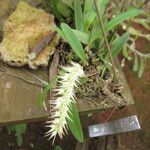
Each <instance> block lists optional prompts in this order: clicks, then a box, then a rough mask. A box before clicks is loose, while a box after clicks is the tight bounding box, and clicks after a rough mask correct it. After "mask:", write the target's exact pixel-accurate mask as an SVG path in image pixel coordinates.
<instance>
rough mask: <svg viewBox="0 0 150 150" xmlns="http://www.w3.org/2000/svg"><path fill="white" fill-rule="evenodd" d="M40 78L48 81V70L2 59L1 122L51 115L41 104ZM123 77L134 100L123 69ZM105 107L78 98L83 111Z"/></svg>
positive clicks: (127, 96) (125, 94)
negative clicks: (31, 68) (5, 61)
mask: <svg viewBox="0 0 150 150" xmlns="http://www.w3.org/2000/svg"><path fill="white" fill-rule="evenodd" d="M37 78H39V79H41V80H43V81H48V71H45V70H44V71H43V70H42V69H39V70H37V71H33V70H29V68H15V67H10V66H7V65H6V64H4V63H2V62H0V125H6V124H12V123H26V122H33V121H38V120H42V119H45V118H47V117H48V115H49V111H48V110H45V109H44V107H42V108H40V109H39V108H38V107H37V99H38V96H39V93H40V92H41V90H42V87H43V84H41V82H40V81H39V79H37ZM120 79H121V81H122V83H123V86H124V89H125V90H124V91H123V97H124V98H125V100H126V101H127V103H128V104H132V103H133V99H132V96H131V94H130V90H129V87H128V85H127V83H126V79H125V77H124V74H123V73H122V71H121V70H120ZM102 109H103V108H102V107H101V105H99V106H97V105H94V104H92V105H91V104H90V103H87V102H86V100H85V99H82V100H78V111H79V112H80V113H83V112H90V111H97V110H102Z"/></svg>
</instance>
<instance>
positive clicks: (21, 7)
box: [0, 2, 59, 68]
mask: <svg viewBox="0 0 150 150" xmlns="http://www.w3.org/2000/svg"><path fill="white" fill-rule="evenodd" d="M54 30H55V24H54V17H53V15H50V14H48V13H46V12H45V11H44V10H42V9H37V8H34V7H32V6H30V5H28V4H27V3H25V2H20V3H19V4H18V6H17V9H16V10H15V11H14V12H13V13H12V14H11V15H10V17H9V18H8V19H7V20H6V21H5V23H4V28H3V34H4V38H3V41H2V43H1V45H0V53H1V56H2V60H4V61H5V62H7V63H8V64H10V65H15V66H22V65H25V64H27V63H29V62H30V67H32V68H36V65H46V64H47V63H46V62H47V61H48V59H49V55H51V54H52V53H53V52H54V50H55V46H56V45H57V43H58V40H59V37H58V36H56V38H55V39H54V40H53V41H55V42H51V43H50V44H49V45H48V46H47V47H46V48H45V49H44V50H43V51H42V53H41V54H40V55H41V56H38V57H37V58H36V59H38V58H44V59H45V60H41V59H40V61H41V63H40V62H39V60H36V59H35V60H33V61H34V65H35V64H36V63H35V62H36V61H37V62H38V63H37V64H36V65H35V66H33V65H32V62H31V61H29V60H28V55H29V53H30V52H31V51H32V50H33V49H34V48H35V47H36V46H37V45H38V43H40V42H41V41H42V39H43V38H44V37H45V36H47V35H49V34H50V33H52V32H54ZM45 53H46V56H42V55H45ZM11 62H13V64H12V63H11ZM18 62H19V63H18ZM42 62H44V64H43V63H42Z"/></svg>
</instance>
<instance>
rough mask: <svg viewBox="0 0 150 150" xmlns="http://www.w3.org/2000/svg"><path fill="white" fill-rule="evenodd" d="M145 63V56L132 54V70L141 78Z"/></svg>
mask: <svg viewBox="0 0 150 150" xmlns="http://www.w3.org/2000/svg"><path fill="white" fill-rule="evenodd" d="M145 65H146V58H144V57H140V56H138V55H137V54H136V53H135V54H134V62H133V71H135V72H137V74H138V77H139V78H141V77H142V75H143V73H144V69H145Z"/></svg>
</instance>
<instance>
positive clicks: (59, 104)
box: [46, 62, 85, 139]
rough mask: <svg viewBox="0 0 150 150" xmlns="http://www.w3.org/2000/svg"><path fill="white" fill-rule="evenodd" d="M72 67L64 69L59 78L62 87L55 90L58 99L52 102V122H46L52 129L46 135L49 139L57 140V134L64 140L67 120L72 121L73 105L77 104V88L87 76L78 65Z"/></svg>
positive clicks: (72, 63) (74, 64)
mask: <svg viewBox="0 0 150 150" xmlns="http://www.w3.org/2000/svg"><path fill="white" fill-rule="evenodd" d="M71 65H72V66H68V67H62V70H63V71H64V72H63V73H62V74H61V75H59V76H58V83H59V84H60V85H59V86H58V87H57V89H55V91H56V94H55V96H56V98H55V99H54V100H51V101H50V104H51V106H52V110H51V114H50V116H51V117H50V119H51V120H50V121H47V122H46V124H47V125H46V126H47V127H48V128H50V129H49V131H48V132H47V133H46V136H49V139H51V138H54V139H55V137H56V135H57V134H58V135H59V136H60V138H62V137H63V135H64V132H65V131H66V132H67V119H71V118H69V113H71V112H70V107H71V103H72V102H73V103H75V87H77V84H78V83H80V81H79V79H80V78H81V77H84V76H85V75H84V71H83V68H82V67H81V66H80V65H79V64H78V63H75V62H71Z"/></svg>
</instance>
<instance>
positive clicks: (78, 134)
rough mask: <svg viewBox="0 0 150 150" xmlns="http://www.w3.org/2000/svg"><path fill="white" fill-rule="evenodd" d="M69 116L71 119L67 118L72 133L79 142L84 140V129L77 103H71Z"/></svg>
mask: <svg viewBox="0 0 150 150" xmlns="http://www.w3.org/2000/svg"><path fill="white" fill-rule="evenodd" d="M69 118H70V119H67V123H68V125H69V128H70V130H71V132H72V134H73V135H74V137H75V138H76V139H77V140H78V141H79V142H83V131H82V127H81V123H80V118H79V114H78V111H77V107H76V104H75V103H71V107H70V112H69Z"/></svg>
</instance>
